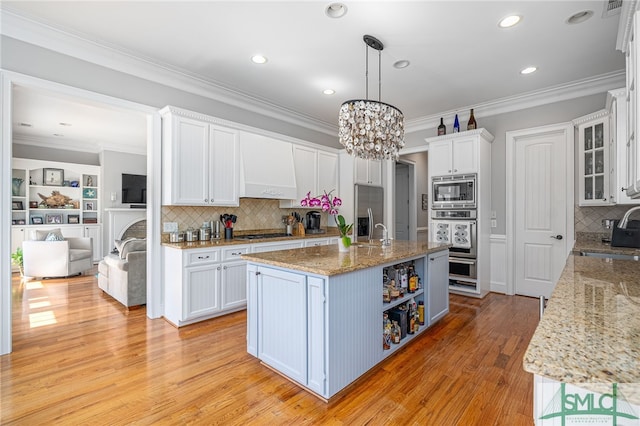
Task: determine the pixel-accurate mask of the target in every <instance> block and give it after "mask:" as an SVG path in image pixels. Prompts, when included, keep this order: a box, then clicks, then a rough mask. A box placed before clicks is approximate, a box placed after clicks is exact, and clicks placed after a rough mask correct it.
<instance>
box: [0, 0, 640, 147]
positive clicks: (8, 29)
mask: <svg viewBox="0 0 640 426" xmlns="http://www.w3.org/2000/svg"><path fill="white" fill-rule="evenodd" d="M636 1H637V0H634V5H635V2H636ZM634 10H635V7H634ZM623 12H624V11H623ZM621 18H622V17H621ZM0 19H1V20H2V26H0V28H1V33H2V34H4V35H6V36H8V37H12V38H15V39H18V40H21V41H24V42H26V43H30V44H34V45H36V46H40V47H43V48H46V49H50V50H53V51H56V52H59V53H63V54H66V55H69V56H72V57H75V58H78V59H81V60H84V61H87V62H91V63H94V64H97V65H100V66H104V67H106V68H110V69H113V70H116V71H120V72H123V73H126V74H130V75H133V76H136V77H139V78H143V79H146V80H149V81H152V82H155V83H158V84H162V85H165V86H168V87H172V88H176V89H179V90H183V91H185V92H188V93H193V94H195V95H198V96H203V97H206V98H209V99H213V100H216V101H219V102H222V103H225V104H228V105H231V106H234V107H237V108H241V109H244V110H247V111H251V112H254V113H256V114H260V115H264V116H267V117H271V118H274V119H277V120H281V121H284V122H288V123H291V124H294V125H297V126H301V127H304V128H307V129H309V130H314V131H318V132H320V133H324V134H327V135H330V136H335V135H336V134H337V132H338V128H337V124H333V123H327V122H324V121H321V120H317V119H315V118H313V117H310V116H307V115H305V114H301V113H299V112H296V111H293V110H290V109H288V108H285V107H282V106H279V105H276V104H274V103H271V102H269V101H267V100H265V99H261V98H258V97H256V96H253V95H251V94H248V93H244V92H241V91H239V90H236V89H233V88H230V87H225V86H224V85H223V84H221V83H219V82H217V81H214V80H212V79H207V78H204V77H203V76H200V75H195V74H193V73H189V72H187V71H185V70H182V69H178V68H176V67H172V66H169V65H167V64H163V63H159V62H157V61H154V60H152V59H150V58H144V57H141V56H140V55H139V54H135V53H134V52H127V51H124V50H122V48H119V47H118V48H116V47H115V46H109V45H106V44H105V43H104V42H98V41H96V40H88V39H86V38H83V37H86V36H83V35H80V34H72V33H69V32H67V31H63V30H61V29H59V28H55V27H53V26H51V25H47V24H44V23H41V22H38V21H36V20H33V19H30V18H28V17H25V16H22V15H20V14H17V13H14V12H12V11H11V10H10V7H7V6H6V5H2V6H1V7H0ZM625 83H626V82H625V71H624V70H620V71H616V72H612V73H608V74H603V75H600V76H596V77H591V78H587V79H583V80H578V81H574V82H570V83H567V84H563V85H558V86H552V87H549V88H547V89H543V90H539V91H535V92H529V93H525V94H520V95H516V96H511V97H505V98H500V99H495V100H491V101H489V102H484V103H480V104H477V105H469V106H461V107H459V108H457V109H455V110H450V111H443V112H439V113H437V114H435V115H430V116H425V117H420V118H417V119H412V120H406V121H405V132H406V133H413V132H417V131H421V130H427V129H433V128H435V127H437V126H438V124H439V120H440V117H442V116H448V115H451V116H453V115H454V114H455V113H456V111H461V110H467V109H470V108H473V109H474V114H475V116H476V118H482V117H489V116H493V115H498V114H504V113H508V112H513V111H518V110H522V109H527V108H532V107H535V106H541V105H545V104H550V103H554V102H559V101H564V100H568V99H574V98H578V97H582V96H588V95H593V94H598V93H603V92H606V91H608V90H611V89H616V88H619V87H621V86H624V85H625Z"/></svg>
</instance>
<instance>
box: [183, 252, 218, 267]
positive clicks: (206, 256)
mask: <svg viewBox="0 0 640 426" xmlns="http://www.w3.org/2000/svg"><path fill="white" fill-rule="evenodd" d="M219 261H220V250H219V249H208V250H189V251H188V252H187V254H186V260H185V266H190V265H201V264H203V263H211V262H219Z"/></svg>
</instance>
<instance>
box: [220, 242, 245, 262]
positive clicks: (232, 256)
mask: <svg viewBox="0 0 640 426" xmlns="http://www.w3.org/2000/svg"><path fill="white" fill-rule="evenodd" d="M246 253H249V246H236V247H229V248H225V249H222V260H223V261H226V260H240V255H242V254H246Z"/></svg>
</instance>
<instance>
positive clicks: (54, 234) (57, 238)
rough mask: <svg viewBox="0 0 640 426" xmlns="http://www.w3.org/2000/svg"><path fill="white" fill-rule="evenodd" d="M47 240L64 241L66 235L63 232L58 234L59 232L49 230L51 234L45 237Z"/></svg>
mask: <svg viewBox="0 0 640 426" xmlns="http://www.w3.org/2000/svg"><path fill="white" fill-rule="evenodd" d="M44 240H45V241H64V237H63V236H62V234H58V233H57V232H49V235H47V236H46V238H45V239H44Z"/></svg>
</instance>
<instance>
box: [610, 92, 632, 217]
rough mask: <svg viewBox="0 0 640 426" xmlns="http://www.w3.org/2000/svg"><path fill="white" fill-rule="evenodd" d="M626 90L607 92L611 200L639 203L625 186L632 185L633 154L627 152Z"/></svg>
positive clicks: (622, 202)
mask: <svg viewBox="0 0 640 426" xmlns="http://www.w3.org/2000/svg"><path fill="white" fill-rule="evenodd" d="M626 96H627V92H626V90H625V88H624V87H623V88H621V89H616V90H610V91H609V92H608V93H607V111H608V112H609V140H610V146H611V149H610V157H609V158H610V162H611V168H612V173H611V177H610V181H609V188H610V190H609V192H610V196H611V200H612V202H613V203H616V204H640V198H639V199H633V198H631V197H629V196H628V195H627V188H628V187H629V186H633V183H634V181H633V178H632V176H631V168H632V167H633V165H632V161H631V160H632V158H633V155H631V153H630V152H629V143H628V138H627V99H626Z"/></svg>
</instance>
